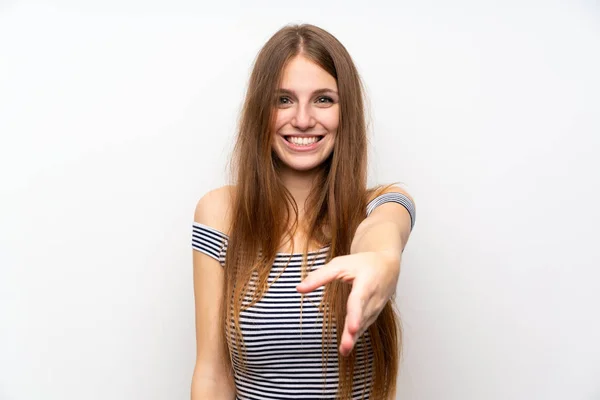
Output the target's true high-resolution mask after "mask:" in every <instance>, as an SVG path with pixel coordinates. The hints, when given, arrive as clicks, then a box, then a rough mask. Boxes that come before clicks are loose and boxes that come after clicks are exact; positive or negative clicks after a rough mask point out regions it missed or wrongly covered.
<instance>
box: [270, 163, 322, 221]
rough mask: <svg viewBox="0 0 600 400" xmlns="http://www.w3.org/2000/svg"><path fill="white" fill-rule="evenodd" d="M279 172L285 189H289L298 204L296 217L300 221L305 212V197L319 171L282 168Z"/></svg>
mask: <svg viewBox="0 0 600 400" xmlns="http://www.w3.org/2000/svg"><path fill="white" fill-rule="evenodd" d="M279 174H280V177H281V180H282V181H283V184H284V185H285V187H286V189H287V190H289V192H290V193H291V195H292V197H293V198H294V200H295V201H296V204H297V205H298V218H299V219H300V221H302V217H303V216H304V214H305V212H304V211H305V203H306V199H307V198H308V195H309V194H310V192H311V190H312V188H313V186H314V184H315V181H316V178H317V177H318V174H319V171H318V170H317V169H314V170H310V171H296V170H291V169H288V168H282V169H281V170H280V171H279Z"/></svg>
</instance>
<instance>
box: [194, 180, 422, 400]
mask: <svg viewBox="0 0 600 400" xmlns="http://www.w3.org/2000/svg"><path fill="white" fill-rule="evenodd" d="M387 202H395V203H398V204H401V205H403V206H404V207H405V208H406V209H407V210H408V212H409V214H410V217H411V229H412V227H413V226H414V223H415V207H414V204H413V203H412V202H411V201H410V199H409V198H408V197H407V196H405V195H403V194H401V193H396V192H393V193H384V194H382V195H380V196H378V197H376V198H375V199H373V200H372V201H371V202H369V204H368V205H367V210H366V211H367V216H368V215H369V214H370V213H371V212H372V211H373V210H374V209H375V207H377V206H379V205H381V204H383V203H387ZM192 228H193V233H192V247H193V249H194V250H197V251H200V252H202V253H204V254H207V255H208V256H210V257H212V258H214V259H215V260H217V261H219V262H220V263H221V265H222V266H224V265H225V255H226V253H227V242H228V237H227V235H226V234H224V233H223V232H221V231H218V230H216V229H214V228H212V227H210V226H207V225H203V224H200V223H198V222H194V223H193V225H192ZM328 250H329V247H328V246H326V247H324V248H322V249H320V250H317V251H312V252H309V253H308V265H309V267H308V270H309V271H312V270H315V269H318V268H319V267H321V266H322V265H324V263H325V259H326V257H327V252H328ZM301 263H302V253H293V254H290V253H277V255H276V258H275V261H274V263H273V266H272V268H271V271H270V274H269V278H268V283H269V284H270V285H271V286H270V287H269V289H268V290H267V291H266V292H265V295H264V296H263V297H262V298H261V299H260V300H259V301H258V302H257V303H256V304H254V305H253V306H252V307H249V308H247V309H245V310H243V311H241V313H240V329H241V331H242V336H243V339H244V344H245V346H246V354H245V356H246V358H245V362H246V371H242V370H241V368H240V362H239V360H240V359H239V356H238V353H237V351H236V350H235V349H234V350H233V369H234V375H235V376H234V379H235V386H236V400H279V399H289V398H293V399H295V400H309V399H311V400H323V399H332V400H333V399H335V394H336V391H337V385H338V345H337V343H336V339H335V338H336V335H335V327H334V332H333V333H332V335H331V338H332V339H331V340H330V341H328V343H327V348H329V356H328V361H327V366H326V368H325V367H324V366H323V354H322V352H323V338H322V327H323V319H322V313H321V312H319V311H318V306H319V303H320V302H321V299H322V297H323V289H324V287H320V288H318V289H316V290H314V291H313V292H311V293H308V294H305V295H304V301H303V302H302V304H301V299H300V296H301V295H300V293H298V292H297V291H296V285H298V284H299V283H300V277H301V275H300V274H301ZM286 264H287V267H285V265H286ZM280 274H281V275H280ZM278 276H279V277H278ZM277 277H278V278H277ZM301 310H302V316H301V315H300V312H301ZM370 350H371V349H370V346H369V339H368V332H367V333H365V341H364V345H363V346H362V347H361V346H360V344H359V345H357V346H356V347H355V351H356V353H357V363H356V367H355V378H354V388H353V396H352V398H353V399H362V398H363V390H364V389H365V387H366V391H368V389H369V387H370V385H371V377H372V375H371V373H370V365H371V363H372V361H373V358H372V352H371V351H370ZM363 386H365V387H363ZM368 398H369V395H368V393H365V396H364V399H368Z"/></svg>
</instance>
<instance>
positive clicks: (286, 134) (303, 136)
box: [281, 133, 325, 138]
mask: <svg viewBox="0 0 600 400" xmlns="http://www.w3.org/2000/svg"><path fill="white" fill-rule="evenodd" d="M281 136H294V137H301V138H311V137H317V136H325V134H318V135H307V134H305V133H301V134H296V133H283V134H281Z"/></svg>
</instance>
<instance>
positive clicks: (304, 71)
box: [281, 56, 337, 92]
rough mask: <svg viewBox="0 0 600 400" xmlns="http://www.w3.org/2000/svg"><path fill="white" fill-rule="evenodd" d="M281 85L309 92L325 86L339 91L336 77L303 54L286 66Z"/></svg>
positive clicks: (285, 87)
mask: <svg viewBox="0 0 600 400" xmlns="http://www.w3.org/2000/svg"><path fill="white" fill-rule="evenodd" d="M281 87H282V88H284V89H293V90H295V91H307V92H310V91H313V90H316V89H324V88H327V89H332V90H336V91H337V83H336V81H335V78H334V77H333V76H331V75H330V74H329V73H328V72H327V71H325V70H324V69H323V68H321V67H320V66H318V65H317V64H315V63H314V62H312V61H311V60H309V59H307V58H305V57H303V56H296V57H294V58H292V59H291V60H290V61H289V62H288V64H287V65H286V66H285V68H284V69H283V77H282V81H281Z"/></svg>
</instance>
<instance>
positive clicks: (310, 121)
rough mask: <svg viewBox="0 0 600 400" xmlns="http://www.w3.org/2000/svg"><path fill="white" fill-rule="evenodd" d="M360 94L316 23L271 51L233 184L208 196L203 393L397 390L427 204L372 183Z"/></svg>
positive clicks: (197, 254)
mask: <svg viewBox="0 0 600 400" xmlns="http://www.w3.org/2000/svg"><path fill="white" fill-rule="evenodd" d="M362 93H363V92H362V88H361V83H360V79H359V76H358V74H357V71H356V68H355V66H354V64H353V62H352V60H351V58H350V56H349V54H348V53H347V51H346V49H345V48H344V47H343V46H342V44H340V43H339V42H338V41H337V39H336V38H334V37H333V36H332V35H331V34H329V33H328V32H326V31H324V30H322V29H320V28H318V27H315V26H312V25H300V26H288V27H284V28H283V29H281V30H280V31H278V32H277V33H276V34H275V35H274V36H273V37H271V39H269V41H268V42H267V43H266V44H265V46H264V47H263V48H262V50H261V51H260V52H259V54H258V57H257V59H256V61H255V65H254V69H253V72H252V75H251V77H250V83H249V87H248V91H247V95H246V99H245V103H244V108H243V111H242V115H241V119H240V126H239V132H238V137H237V142H236V147H235V154H234V158H233V160H234V164H233V166H234V169H233V171H234V178H235V180H234V182H235V185H230V186H225V187H222V188H219V189H215V190H212V191H210V192H208V193H207V194H206V195H204V196H203V197H202V198H201V199H200V201H199V202H198V204H197V206H196V212H195V221H194V223H193V231H194V233H193V249H194V251H193V263H194V292H195V301H196V330H197V332H196V336H197V337H196V339H197V360H196V366H195V369H194V375H193V378H192V400H201V399H217V400H218V399H226V400H233V399H240V400H245V399H261V400H263V399H289V398H294V399H337V398H339V399H361V398H365V399H367V398H368V399H390V398H393V396H394V393H395V385H396V375H397V372H398V359H399V352H400V330H399V325H398V321H397V317H396V315H395V312H394V310H393V294H394V291H395V288H396V283H397V280H398V275H399V272H400V260H401V255H402V251H403V250H404V246H405V245H406V242H407V240H408V237H409V234H410V231H411V229H412V226H413V224H414V215H415V209H414V203H413V201H412V199H411V198H410V196H409V195H408V194H407V193H405V192H404V191H403V190H402V189H400V188H399V187H396V186H392V185H388V186H385V187H378V188H376V189H370V190H367V188H366V172H367V164H366V162H367V160H366V158H367V157H366V155H367V137H366V127H365V118H364V111H363V98H362V96H363V94H362ZM309 273H310V274H309ZM301 281H302V283H301ZM323 285H325V286H323ZM225 321H228V323H225ZM338 346H339V347H338ZM338 350H339V354H338Z"/></svg>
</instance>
